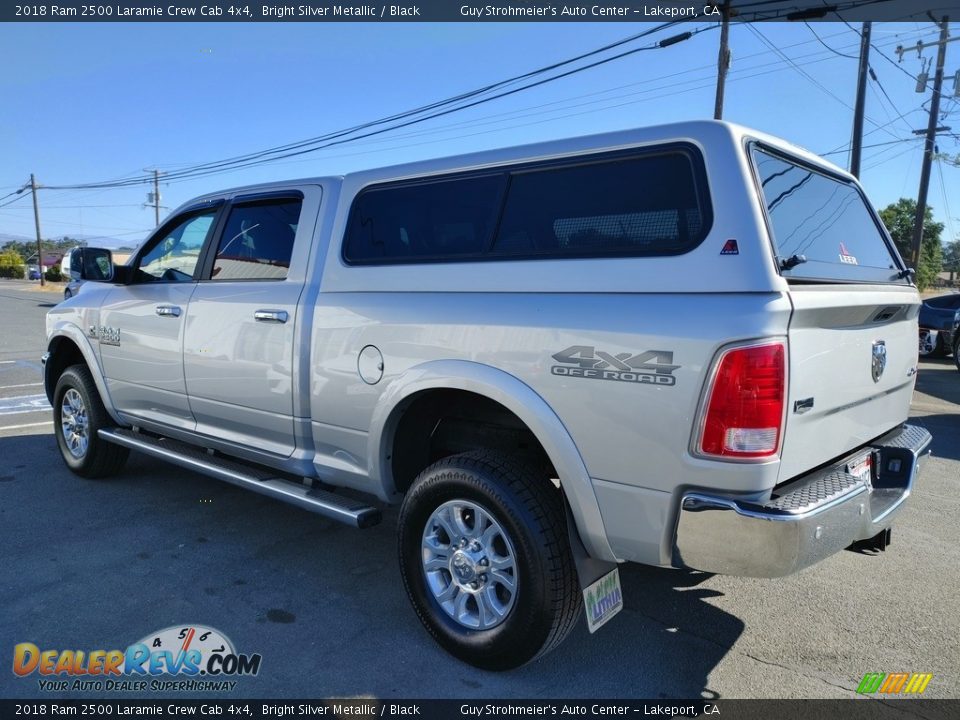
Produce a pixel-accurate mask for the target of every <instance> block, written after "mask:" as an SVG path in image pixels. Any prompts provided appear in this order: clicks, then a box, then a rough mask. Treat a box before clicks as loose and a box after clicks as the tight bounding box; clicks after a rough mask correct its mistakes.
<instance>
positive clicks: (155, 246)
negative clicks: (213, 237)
mask: <svg viewBox="0 0 960 720" xmlns="http://www.w3.org/2000/svg"><path fill="white" fill-rule="evenodd" d="M216 215H217V211H216V210H215V209H212V210H210V211H207V212H201V213H196V214H193V215H190V216H189V217H187V218H185V219H183V220H182V221H181V222H178V223H176V224H175V225H173V226H172V227H170V228H169V230H168V231H165V232H162V233H160V235H159V236H158V237H157V238H156V239H154V240H153V241H152V243H151V245H152V246H151V247H150V249H149V250H147V251H146V252H145V253H144V254H143V255H142V256H141V257H140V261H139V263H138V265H137V270H136V280H137V281H138V282H157V281H160V282H192V281H193V274H194V271H195V270H196V268H197V264H198V261H199V260H200V253H201V251H202V250H203V244H204V242H205V241H206V239H207V236H208V235H209V234H210V231H211V229H212V228H213V221H214V219H215V218H216Z"/></svg>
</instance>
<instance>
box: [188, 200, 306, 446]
mask: <svg viewBox="0 0 960 720" xmlns="http://www.w3.org/2000/svg"><path fill="white" fill-rule="evenodd" d="M304 192H306V193H307V194H308V195H310V196H311V197H310V202H305V201H304ZM319 192H320V191H319V188H312V189H309V190H306V191H300V190H297V191H290V192H280V193H270V194H268V195H263V194H261V195H255V196H246V197H238V198H235V199H234V200H233V202H232V203H231V204H230V206H229V207H228V208H227V209H226V211H225V221H224V223H223V230H222V232H220V233H219V236H218V238H216V239H215V242H214V243H211V246H210V251H209V252H208V253H207V255H206V260H205V267H204V269H203V272H202V278H203V279H202V280H201V282H200V283H199V285H198V287H197V290H196V292H195V293H194V294H193V297H192V298H191V301H190V307H189V311H188V319H187V325H186V335H185V339H184V355H183V365H184V373H185V377H186V386H187V394H188V396H189V399H190V407H191V409H192V411H193V415H194V417H195V418H196V421H197V432H199V433H202V434H205V435H210V436H213V437H217V438H219V439H222V440H226V441H228V442H234V443H238V444H241V445H243V446H245V447H250V448H256V449H259V450H263V451H266V452H269V453H272V454H275V455H280V456H284V457H286V456H289V455H290V454H291V453H292V452H293V450H294V447H295V445H296V443H295V422H294V416H295V414H306V413H295V394H294V391H295V388H296V387H297V384H296V383H294V372H295V371H296V369H297V367H299V366H298V363H297V362H296V360H297V347H298V343H297V332H298V327H299V324H300V323H299V318H298V302H299V299H300V295H301V292H302V291H303V288H304V282H305V271H306V265H307V257H308V255H309V250H310V237H311V236H312V233H313V223H312V222H311V223H307V225H308V226H309V227H304V226H303V223H301V222H300V215H301V210H302V209H303V207H304V206H305V205H311V206H313V209H316V207H317V205H318V203H319ZM315 216H316V215H315V213H314V214H313V217H315Z"/></svg>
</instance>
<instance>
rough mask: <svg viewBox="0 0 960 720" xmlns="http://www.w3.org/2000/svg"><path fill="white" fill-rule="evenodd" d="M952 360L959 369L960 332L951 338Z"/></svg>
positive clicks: (959, 369)
mask: <svg viewBox="0 0 960 720" xmlns="http://www.w3.org/2000/svg"><path fill="white" fill-rule="evenodd" d="M953 362H954V364H955V365H956V366H957V370H958V371H960V332H958V333H957V336H956V337H955V338H954V339H953Z"/></svg>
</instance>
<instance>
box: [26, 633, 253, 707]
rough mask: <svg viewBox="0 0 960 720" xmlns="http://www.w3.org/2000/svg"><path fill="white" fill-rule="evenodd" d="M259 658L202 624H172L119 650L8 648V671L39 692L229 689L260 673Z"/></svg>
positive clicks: (32, 645) (30, 645)
mask: <svg viewBox="0 0 960 720" xmlns="http://www.w3.org/2000/svg"><path fill="white" fill-rule="evenodd" d="M260 662H261V657H260V655H259V654H257V653H254V654H243V653H238V652H237V651H236V650H235V649H234V646H233V643H232V642H231V641H230V639H229V638H228V637H227V636H226V635H224V634H223V633H221V632H220V631H219V630H215V629H214V628H210V627H205V626H203V625H176V626H172V627H168V628H165V629H164V630H160V631H159V632H156V633H151V634H150V635H147V637H145V638H143V639H142V640H140V641H139V642H136V643H133V644H132V645H129V646H127V648H126V649H124V650H119V649H116V650H57V649H41V648H40V647H38V646H37V645H35V644H33V643H29V642H24V643H20V644H18V645H15V646H14V648H13V672H14V674H15V675H18V676H20V677H23V678H26V677H31V676H38V684H39V689H40V690H41V691H44V692H62V691H67V690H70V691H77V690H80V691H83V690H87V691H95V692H104V691H111V692H143V691H146V690H151V691H185V692H196V691H203V690H214V691H224V690H227V691H229V690H233V689H234V688H235V687H236V685H237V680H235V679H234V678H238V677H242V676H251V675H256V674H257V673H258V672H260Z"/></svg>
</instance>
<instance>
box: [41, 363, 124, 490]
mask: <svg viewBox="0 0 960 720" xmlns="http://www.w3.org/2000/svg"><path fill="white" fill-rule="evenodd" d="M71 390H74V391H76V393H77V394H78V395H79V397H80V399H81V400H82V402H83V407H84V409H85V415H86V432H85V437H86V440H87V445H86V449H85V450H84V451H83V452H77V449H76V448H75V449H74V450H71V448H70V446H69V445H68V442H67V439H66V437H65V434H64V431H63V423H64V417H63V416H64V413H63V407H64V398H65V397H66V395H67V393H68V392H70V391H71ZM113 426H114V423H113V420H111V418H110V415H109V414H108V413H107V410H106V408H104V407H103V402H102V401H101V400H100V393H98V392H97V386H96V384H95V383H94V381H93V377H92V376H91V375H90V370H89V369H88V368H87V366H86V365H71V366H70V367H68V368H67V369H66V370H64V371H63V374H61V375H60V378H59V379H58V380H57V387H56V389H55V390H54V392H53V427H54V433H55V434H56V436H57V445H58V446H59V447H60V455H61V456H62V457H63V461H64V463H66V465H67V467H68V468H70V470H72V471H73V472H74V473H76V474H77V475H80V476H81V477H85V478H102V477H108V476H110V475H115V474H116V473H118V472H120V470H121V469H122V468H123V465H124V463H125V462H126V461H127V456H128V455H129V454H130V451H129V450H128V449H127V448H125V447H121V446H120V445H114V444H112V443H108V442H106V441H105V440H101V439H100V436H99V435H98V434H97V431H98V430H100V428H108V427H113Z"/></svg>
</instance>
